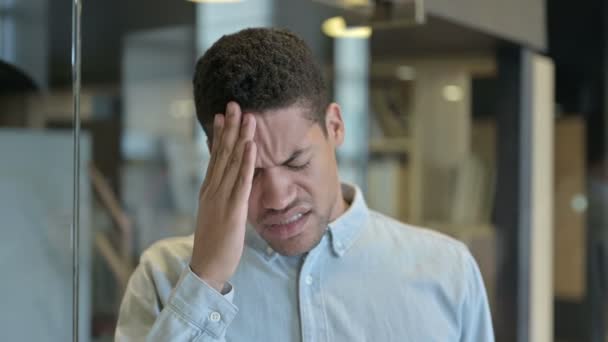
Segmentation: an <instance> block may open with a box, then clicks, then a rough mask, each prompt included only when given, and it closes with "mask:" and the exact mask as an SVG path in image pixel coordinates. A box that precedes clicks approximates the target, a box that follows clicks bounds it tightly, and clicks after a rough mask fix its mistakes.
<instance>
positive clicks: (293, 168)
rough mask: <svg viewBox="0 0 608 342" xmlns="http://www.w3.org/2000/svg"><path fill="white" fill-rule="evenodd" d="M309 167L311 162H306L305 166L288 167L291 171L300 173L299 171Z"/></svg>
mask: <svg viewBox="0 0 608 342" xmlns="http://www.w3.org/2000/svg"><path fill="white" fill-rule="evenodd" d="M308 165H310V161H308V162H306V163H305V164H302V165H287V167H288V168H289V169H290V170H294V171H299V170H304V169H305V168H307V167H308Z"/></svg>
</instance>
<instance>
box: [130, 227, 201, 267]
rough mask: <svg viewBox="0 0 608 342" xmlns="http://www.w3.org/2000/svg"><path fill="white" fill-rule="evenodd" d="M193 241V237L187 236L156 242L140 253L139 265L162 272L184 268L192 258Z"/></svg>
mask: <svg viewBox="0 0 608 342" xmlns="http://www.w3.org/2000/svg"><path fill="white" fill-rule="evenodd" d="M193 239H194V236H193V235H187V236H179V237H171V238H166V239H162V240H159V241H156V242H155V243H153V244H152V245H150V246H149V247H148V248H146V250H145V251H144V252H143V253H142V255H141V257H140V264H144V265H146V264H147V265H153V266H154V267H155V268H160V269H161V270H162V271H168V270H171V269H175V267H176V266H184V265H186V264H187V263H188V262H189V261H190V257H191V256H192V244H193V241H194V240H193Z"/></svg>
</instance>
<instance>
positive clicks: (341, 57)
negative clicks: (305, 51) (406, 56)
mask: <svg viewBox="0 0 608 342" xmlns="http://www.w3.org/2000/svg"><path fill="white" fill-rule="evenodd" d="M334 72H335V74H334V94H335V101H336V102H337V103H338V104H340V106H341V107H342V117H343V119H344V123H345V126H346V137H345V139H344V144H343V145H342V147H341V148H340V149H338V161H339V167H340V177H341V179H342V180H343V181H346V182H350V183H355V184H357V185H358V186H360V187H361V189H362V190H363V191H364V192H365V191H366V189H367V161H368V154H369V133H368V128H369V115H368V109H369V82H368V79H369V76H368V75H369V40H368V39H366V38H337V39H335V40H334Z"/></svg>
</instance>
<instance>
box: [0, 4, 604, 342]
mask: <svg viewBox="0 0 608 342" xmlns="http://www.w3.org/2000/svg"><path fill="white" fill-rule="evenodd" d="M82 3H83V8H82V17H81V21H82V69H81V70H82V90H81V94H80V106H81V107H80V108H81V113H80V117H81V121H82V135H81V139H80V150H81V157H80V159H81V171H82V172H81V176H80V184H81V186H80V194H79V197H80V198H79V207H80V250H79V269H78V271H79V274H80V286H79V288H78V292H77V296H78V298H79V299H80V303H79V304H80V315H79V316H78V317H72V299H73V294H74V290H73V289H72V276H73V274H72V256H71V255H72V254H71V253H72V250H71V246H72V243H71V239H72V236H71V224H72V210H73V203H72V200H73V182H74V180H73V171H72V170H73V163H74V160H73V144H72V142H73V130H74V122H73V96H74V94H73V91H72V86H73V78H72V76H73V75H72V64H71V54H72V48H73V47H72V41H71V39H72V29H73V28H72V24H71V23H72V18H73V9H72V4H73V3H72V2H71V1H57V0H0V217H2V223H1V225H0V226H1V227H2V229H0V265H1V266H0V272H2V281H0V293H1V295H0V296H1V298H0V302H2V303H3V304H4V309H3V310H2V313H0V331H1V333H0V339H1V340H6V341H12V340H28V341H29V340H32V341H67V340H70V339H71V337H72V328H71V325H72V322H73V321H75V322H77V324H78V325H79V327H80V340H81V341H110V340H112V335H113V332H114V327H115V323H116V318H117V317H116V316H117V310H118V306H119V304H120V299H121V296H122V291H123V290H124V287H125V285H126V281H127V280H128V277H129V275H130V272H131V271H132V270H133V268H134V266H135V265H136V264H137V261H138V257H139V255H140V254H141V253H142V251H143V250H145V249H146V248H147V247H148V246H150V244H152V243H153V242H155V241H157V240H159V239H162V238H165V237H169V236H175V235H187V234H191V233H192V232H193V229H194V219H195V215H196V205H197V200H196V196H197V192H198V190H199V186H200V183H201V182H202V179H203V177H204V174H205V168H206V163H207V160H208V157H209V153H208V151H207V149H206V144H205V141H206V137H205V135H204V133H203V132H202V130H201V129H200V128H199V127H198V124H197V122H196V118H195V115H194V106H193V102H192V89H191V79H192V74H193V70H194V63H195V61H196V59H197V57H198V56H200V55H201V54H202V53H203V52H204V51H205V50H206V49H207V48H208V47H209V46H210V45H211V44H212V43H213V42H214V41H215V40H216V39H218V38H219V37H221V35H223V34H227V33H232V32H235V31H237V30H239V29H242V28H245V27H251V26H277V27H285V28H289V29H291V30H293V31H294V32H296V33H298V34H299V35H301V36H302V37H303V38H304V39H305V40H306V41H307V42H308V43H309V45H310V46H311V48H312V50H313V52H314V54H315V56H316V57H317V58H318V61H319V63H320V65H321V66H322V68H323V70H324V72H325V76H326V79H327V82H328V84H329V88H330V89H331V90H332V98H333V99H334V100H335V101H337V102H338V103H340V104H341V106H342V108H343V112H344V117H345V123H346V132H347V138H346V143H345V144H344V146H343V148H342V149H341V150H340V151H339V161H340V172H341V174H342V177H343V179H344V180H348V181H352V182H355V183H357V184H359V186H360V187H361V188H362V189H363V190H364V192H365V194H366V198H367V201H368V204H369V206H370V207H372V208H374V209H376V210H378V211H381V212H383V213H386V214H389V215H391V216H394V217H396V218H398V219H399V220H402V221H404V222H408V223H411V224H415V225H421V226H425V227H429V228H431V229H435V230H438V231H441V232H443V233H446V234H449V235H451V236H453V237H455V238H457V239H460V240H462V241H464V242H465V243H466V244H467V245H468V246H469V248H470V249H471V251H472V252H473V254H474V256H475V258H476V260H477V262H478V263H479V265H480V268H481V271H482V275H483V278H484V282H485V284H486V287H487V290H488V295H489V299H490V304H491V309H492V315H493V321H494V326H495V334H496V339H497V341H518V342H526V341H529V342H548V341H564V342H566V341H593V342H606V341H608V338H607V337H608V333H607V332H608V325H607V324H608V217H607V214H606V211H607V210H606V209H608V159H607V157H608V150H607V149H606V147H608V139H606V128H607V127H608V96H607V95H608V2H604V1H601V0H590V1H586V2H581V3H573V2H572V1H566V0H509V1H505V0H502V1H501V0H463V1H458V2H455V1H444V0H392V1H389V0H385V1H371V0H287V1H285V0H282V1H280V0H241V1H234V0H233V1H217V0H216V1H198V2H192V1H186V0H178V1H161V0H147V1H142V0H131V1H118V0H106V1H100V0H84V1H83V2H82Z"/></svg>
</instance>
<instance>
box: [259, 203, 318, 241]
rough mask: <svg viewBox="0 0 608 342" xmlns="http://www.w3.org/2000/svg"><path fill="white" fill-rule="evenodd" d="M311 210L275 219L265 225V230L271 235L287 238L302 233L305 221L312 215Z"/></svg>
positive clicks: (282, 238) (280, 238)
mask: <svg viewBox="0 0 608 342" xmlns="http://www.w3.org/2000/svg"><path fill="white" fill-rule="evenodd" d="M310 213H311V210H308V211H306V212H298V213H295V214H292V215H290V216H287V217H285V218H281V219H274V220H272V221H270V222H268V223H267V224H265V225H264V231H265V233H266V234H268V235H269V236H270V237H272V238H274V239H278V240H285V239H289V238H291V237H294V236H296V235H298V234H300V233H301V232H302V231H303V230H304V226H305V223H306V221H307V219H308V217H309V216H310Z"/></svg>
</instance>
